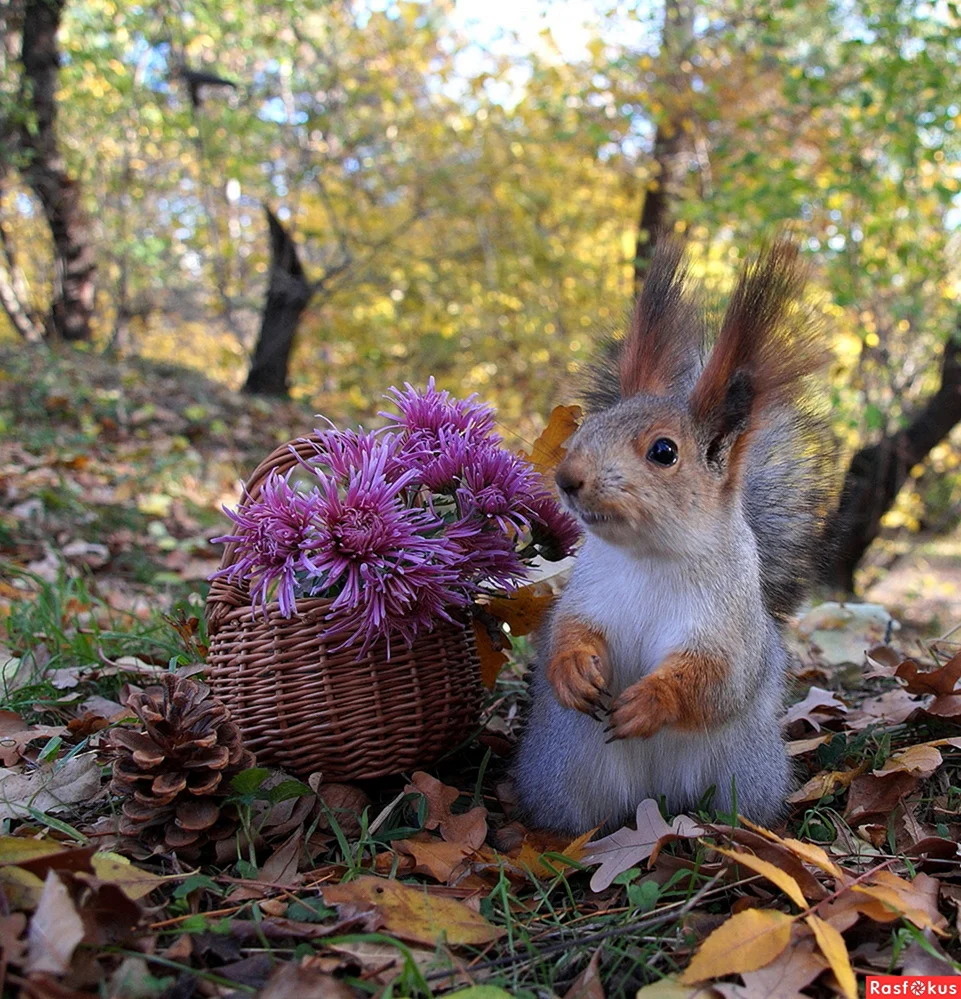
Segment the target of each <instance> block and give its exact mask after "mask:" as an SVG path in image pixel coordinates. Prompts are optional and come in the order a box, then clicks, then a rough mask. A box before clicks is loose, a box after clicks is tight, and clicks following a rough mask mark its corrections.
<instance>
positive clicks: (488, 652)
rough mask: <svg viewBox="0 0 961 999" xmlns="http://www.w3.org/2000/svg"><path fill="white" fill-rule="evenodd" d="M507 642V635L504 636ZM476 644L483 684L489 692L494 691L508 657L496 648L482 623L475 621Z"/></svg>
mask: <svg viewBox="0 0 961 999" xmlns="http://www.w3.org/2000/svg"><path fill="white" fill-rule="evenodd" d="M504 637H505V640H506V637H507V636H506V635H505V636H504ZM474 644H475V646H476V647H477V658H478V660H479V661H480V678H481V683H483V684H484V686H485V687H486V688H487V689H488V690H493V689H494V684H495V683H496V682H497V677H498V674H499V673H500V671H501V670H502V669H503V668H504V664H505V663H506V662H507V656H506V655H505V654H504V653H503V652H502V651H501V650H500V649H497V648H495V647H494V643H493V641H491V636H490V633H489V632H488V630H487V628H486V627H485V626H484V624H483V623H482V622H481V621H478V620H477V619H476V618H475V619H474Z"/></svg>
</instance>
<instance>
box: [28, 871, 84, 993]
mask: <svg viewBox="0 0 961 999" xmlns="http://www.w3.org/2000/svg"><path fill="white" fill-rule="evenodd" d="M83 935H84V924H83V920H82V919H81V918H80V914H79V913H78V912H77V909H76V906H75V905H74V904H73V899H71V897H70V892H69V891H67V886H66V885H65V884H64V883H63V882H62V881H61V880H60V878H59V877H58V875H57V873H56V871H49V872H48V873H47V879H46V881H45V882H44V885H43V894H42V895H41V896H40V902H39V903H38V905H37V911H36V912H35V913H34V914H33V919H31V920H30V928H29V930H28V931H27V943H28V946H29V953H28V955H27V970H28V971H29V972H31V973H37V972H41V971H47V972H50V974H52V975H64V974H66V973H67V972H68V971H69V970H70V962H71V960H72V958H73V952H74V951H75V950H76V949H77V945H78V944H79V943H80V941H81V940H82V939H83Z"/></svg>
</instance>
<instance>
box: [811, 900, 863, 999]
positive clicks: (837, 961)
mask: <svg viewBox="0 0 961 999" xmlns="http://www.w3.org/2000/svg"><path fill="white" fill-rule="evenodd" d="M805 922H806V923H807V924H808V926H810V927H811V930H812V932H813V933H814V937H815V939H816V940H817V943H818V947H819V948H820V950H821V953H822V954H823V955H824V956H825V958H827V961H828V964H830V965H831V970H832V971H833V972H834V977H835V978H836V979H837V980H838V985H839V986H840V987H841V992H842V993H843V994H844V997H845V999H858V983H857V980H856V979H855V977H854V971H853V969H852V968H851V959H850V958H849V957H848V948H847V945H846V944H845V943H844V937H842V936H841V934H840V933H839V932H838V930H837V929H835V928H834V927H833V926H832V925H831V924H830V923H826V922H825V921H824V920H823V919H818V917H817V916H815V915H810V916H806V917H805Z"/></svg>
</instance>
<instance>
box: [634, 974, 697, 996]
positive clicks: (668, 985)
mask: <svg viewBox="0 0 961 999" xmlns="http://www.w3.org/2000/svg"><path fill="white" fill-rule="evenodd" d="M701 992H702V990H701V989H692V988H691V986H690V985H681V983H680V982H679V981H678V980H677V979H676V978H674V977H671V978H662V979H661V980H660V981H659V982H652V983H651V984H650V985H645V986H644V988H642V989H638V990H637V993H636V994H635V999H692V997H693V996H697V995H700V994H701Z"/></svg>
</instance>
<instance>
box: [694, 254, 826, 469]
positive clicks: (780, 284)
mask: <svg viewBox="0 0 961 999" xmlns="http://www.w3.org/2000/svg"><path fill="white" fill-rule="evenodd" d="M805 277H806V275H805V273H804V270H803V269H802V268H801V267H800V266H799V263H798V249H797V246H796V245H795V244H794V243H791V242H789V241H786V240H779V241H778V242H775V243H773V244H772V245H771V246H769V247H767V248H766V249H765V250H763V251H762V252H761V254H760V255H759V256H758V257H757V258H756V259H755V260H753V261H752V262H751V263H750V264H748V266H747V267H746V268H745V269H744V271H743V272H742V274H741V277H740V279H739V280H738V283H737V286H736V287H735V289H734V293H733V294H732V295H731V301H730V304H729V305H728V308H727V311H726V312H725V314H724V321H723V323H722V324H721V331H720V333H719V334H718V337H717V341H716V342H715V344H714V347H713V349H712V351H711V355H710V357H709V358H708V361H707V364H706V365H705V366H704V370H703V371H702V372H701V375H700V377H699V378H698V380H697V384H696V385H695V386H694V390H693V392H692V393H691V399H690V406H691V414H692V416H693V417H694V421H695V424H696V425H697V426H698V428H699V436H700V437H701V438H702V439H703V440H704V441H705V447H706V448H707V457H708V462H709V463H712V457H713V459H714V463H716V462H717V460H718V459H721V460H722V461H723V460H724V459H725V458H726V457H727V455H728V454H730V452H731V449H732V448H733V447H734V444H735V443H736V439H737V437H739V436H741V435H743V434H745V433H748V432H750V431H751V430H754V429H756V424H757V421H758V419H759V414H760V413H761V412H763V411H764V410H765V409H766V408H768V407H771V406H777V405H779V404H782V403H789V402H791V401H792V400H794V399H795V398H796V397H797V396H798V395H799V394H801V392H802V391H803V386H804V377H805V376H806V375H809V374H811V373H812V372H813V371H815V370H816V369H817V368H818V367H820V365H821V363H822V361H823V360H824V358H825V352H824V349H823V347H822V345H821V338H820V335H819V332H820V331H819V329H818V327H817V325H816V324H815V323H813V322H812V320H811V316H810V313H809V311H808V310H806V309H805V308H804V307H803V305H802V301H801V296H802V293H803V291H804V285H805ZM712 449H713V450H712ZM739 450H740V449H738V451H739ZM735 457H736V454H735V455H732V456H731V459H732V461H731V462H727V464H731V463H732V462H733V460H734V458H735Z"/></svg>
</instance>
